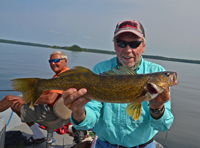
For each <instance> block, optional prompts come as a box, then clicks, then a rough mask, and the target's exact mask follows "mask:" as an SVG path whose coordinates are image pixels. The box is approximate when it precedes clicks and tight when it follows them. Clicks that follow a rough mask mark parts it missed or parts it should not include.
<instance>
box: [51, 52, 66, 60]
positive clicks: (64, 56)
mask: <svg viewBox="0 0 200 148" xmlns="http://www.w3.org/2000/svg"><path fill="white" fill-rule="evenodd" d="M54 54H60V55H61V57H62V58H65V59H67V55H66V54H65V53H64V52H63V51H60V50H58V51H54V52H52V53H51V54H50V58H51V56H52V55H54Z"/></svg>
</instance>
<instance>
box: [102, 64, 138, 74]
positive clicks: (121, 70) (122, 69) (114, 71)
mask: <svg viewBox="0 0 200 148" xmlns="http://www.w3.org/2000/svg"><path fill="white" fill-rule="evenodd" d="M103 74H108V75H137V73H136V72H135V71H134V70H132V69H131V68H130V67H125V66H121V67H119V69H117V68H115V67H114V68H113V69H112V70H109V71H107V72H104V73H103Z"/></svg>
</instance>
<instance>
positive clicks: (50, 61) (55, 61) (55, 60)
mask: <svg viewBox="0 0 200 148" xmlns="http://www.w3.org/2000/svg"><path fill="white" fill-rule="evenodd" d="M63 59H65V58H62V59H53V60H49V63H50V64H52V63H53V62H54V63H58V62H60V60H63Z"/></svg>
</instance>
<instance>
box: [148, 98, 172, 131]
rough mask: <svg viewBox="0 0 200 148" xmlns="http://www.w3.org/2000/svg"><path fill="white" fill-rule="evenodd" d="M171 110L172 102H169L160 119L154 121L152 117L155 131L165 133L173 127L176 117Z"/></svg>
mask: <svg viewBox="0 0 200 148" xmlns="http://www.w3.org/2000/svg"><path fill="white" fill-rule="evenodd" d="M170 108H171V101H168V102H167V103H165V111H164V114H163V116H162V117H161V118H160V119H153V118H152V117H151V115H150V124H151V126H152V127H153V129H154V130H158V131H162V132H164V131H167V130H168V129H169V128H170V127H171V125H172V123H173V121H174V116H173V114H172V112H171V109H170Z"/></svg>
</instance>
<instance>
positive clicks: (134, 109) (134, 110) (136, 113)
mask: <svg viewBox="0 0 200 148" xmlns="http://www.w3.org/2000/svg"><path fill="white" fill-rule="evenodd" d="M141 111H142V104H141V103H137V104H134V103H131V104H129V105H128V106H127V107H126V112H127V114H128V115H129V116H132V119H134V120H135V121H137V120H138V119H139V118H140V115H141Z"/></svg>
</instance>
